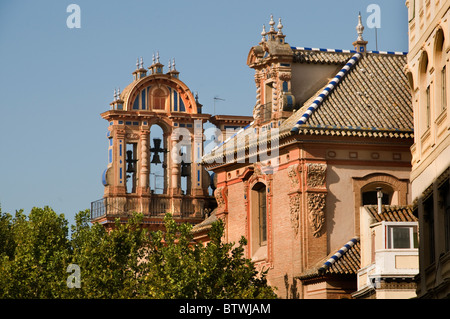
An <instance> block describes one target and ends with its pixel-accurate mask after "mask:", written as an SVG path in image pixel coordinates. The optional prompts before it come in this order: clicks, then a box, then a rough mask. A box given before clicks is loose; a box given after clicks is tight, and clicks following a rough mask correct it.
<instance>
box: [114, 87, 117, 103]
mask: <svg viewBox="0 0 450 319" xmlns="http://www.w3.org/2000/svg"><path fill="white" fill-rule="evenodd" d="M114 101H117V91H116V88H114Z"/></svg>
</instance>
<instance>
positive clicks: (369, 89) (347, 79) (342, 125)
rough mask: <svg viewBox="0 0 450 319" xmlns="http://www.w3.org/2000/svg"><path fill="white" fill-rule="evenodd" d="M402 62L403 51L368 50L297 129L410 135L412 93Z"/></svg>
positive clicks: (296, 115)
mask: <svg viewBox="0 0 450 319" xmlns="http://www.w3.org/2000/svg"><path fill="white" fill-rule="evenodd" d="M327 54H331V53H330V52H327ZM336 54H338V55H341V54H342V53H336ZM405 64H406V56H405V55H400V54H377V53H367V54H366V55H365V56H363V57H361V58H360V59H359V60H358V62H357V63H356V65H355V66H354V67H353V68H351V69H350V70H349V71H348V73H347V74H346V75H345V76H344V77H342V79H341V81H340V82H339V83H338V84H337V85H336V87H335V88H334V89H333V90H332V91H330V92H329V94H328V96H327V97H326V98H325V99H324V101H323V102H322V103H321V104H320V105H319V107H317V108H316V110H315V111H314V112H312V114H311V115H310V116H309V118H308V120H307V121H306V122H305V124H303V125H302V126H301V127H300V131H302V129H307V130H306V131H305V130H303V133H308V132H309V131H308V129H314V130H316V129H318V130H324V129H331V130H336V129H343V130H354V131H367V132H371V133H373V132H375V131H378V132H385V133H386V134H382V136H386V137H389V133H392V134H391V135H392V137H394V134H395V133H397V134H398V136H399V134H400V133H403V134H404V135H405V137H408V136H410V135H411V134H412V133H413V127H414V125H413V115H412V114H413V113H412V103H411V94H410V92H409V89H408V83H407V78H406V76H405V74H404V73H403V67H404V65H405ZM322 90H323V88H322V89H321V90H319V92H318V93H317V94H316V95H319V94H320V92H322ZM310 104H311V103H310V101H307V102H306V103H305V104H304V105H303V106H302V107H301V108H300V109H299V110H298V111H296V112H295V113H294V114H293V115H292V116H291V117H290V118H289V119H287V120H286V121H285V122H284V123H283V124H282V127H283V128H284V129H285V130H287V129H288V128H292V127H293V126H294V125H295V124H296V123H297V122H298V121H299V120H300V118H301V117H302V115H303V114H304V112H305V111H306V110H307V109H308V107H310ZM280 130H281V128H280Z"/></svg>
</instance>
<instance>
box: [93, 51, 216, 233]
mask: <svg viewBox="0 0 450 319" xmlns="http://www.w3.org/2000/svg"><path fill="white" fill-rule="evenodd" d="M159 59H160V58H159V52H158V54H157V56H156V58H155V57H153V63H152V65H151V66H150V67H149V68H148V70H149V71H148V73H147V70H146V69H145V68H144V65H143V60H142V58H141V59H140V60H139V59H138V61H137V63H136V70H135V71H134V72H133V73H132V75H133V81H132V82H131V83H130V84H129V85H128V86H127V87H126V88H125V89H124V90H123V91H122V92H120V89H118V90H114V100H113V102H111V103H110V106H111V107H110V110H108V111H106V112H104V113H102V114H101V116H102V118H104V119H105V120H106V121H107V122H108V130H107V132H106V137H107V139H108V163H107V167H106V169H105V170H104V172H103V174H102V183H103V186H104V196H103V198H102V199H100V200H97V201H94V202H92V203H91V220H92V221H93V222H99V223H102V224H104V225H105V226H106V227H107V228H109V227H112V226H113V224H114V222H115V220H116V218H120V219H121V220H123V221H126V220H127V218H128V217H129V216H130V214H131V213H132V212H140V213H143V215H144V223H145V224H147V225H148V226H149V227H151V228H152V229H159V228H160V227H162V226H163V219H164V215H165V214H166V213H172V215H173V216H174V218H175V220H177V221H179V222H189V223H192V224H196V223H199V222H201V221H202V220H204V212H205V209H212V208H213V206H214V205H215V200H214V197H213V196H212V195H210V194H209V193H210V192H209V189H208V188H209V186H210V175H209V173H208V172H207V171H206V170H205V169H204V168H203V166H202V165H201V163H200V162H201V161H200V160H201V156H202V154H203V123H205V122H206V121H207V120H209V118H210V117H211V115H209V114H202V112H201V107H202V106H201V104H200V103H198V97H194V96H193V94H192V92H191V91H190V90H189V88H188V87H187V85H186V84H185V83H183V82H182V81H181V80H180V79H179V72H178V71H177V70H176V69H175V60H173V62H172V63H171V62H170V61H169V72H167V73H164V65H163V64H161V63H160V61H159Z"/></svg>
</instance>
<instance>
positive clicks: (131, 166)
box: [127, 163, 134, 173]
mask: <svg viewBox="0 0 450 319" xmlns="http://www.w3.org/2000/svg"><path fill="white" fill-rule="evenodd" d="M127 173H134V167H133V164H132V163H128V167H127Z"/></svg>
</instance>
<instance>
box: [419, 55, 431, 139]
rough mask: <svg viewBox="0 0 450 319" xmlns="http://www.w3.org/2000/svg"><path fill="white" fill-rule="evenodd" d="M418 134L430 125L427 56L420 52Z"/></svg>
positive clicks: (429, 88) (429, 89)
mask: <svg viewBox="0 0 450 319" xmlns="http://www.w3.org/2000/svg"><path fill="white" fill-rule="evenodd" d="M419 86H420V92H423V93H422V94H420V97H419V98H420V101H419V114H418V117H419V133H420V135H422V134H423V133H425V131H426V130H427V129H428V128H429V127H430V125H431V87H430V82H429V78H428V54H427V52H426V51H423V52H422V55H421V57H420V60H419Z"/></svg>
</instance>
